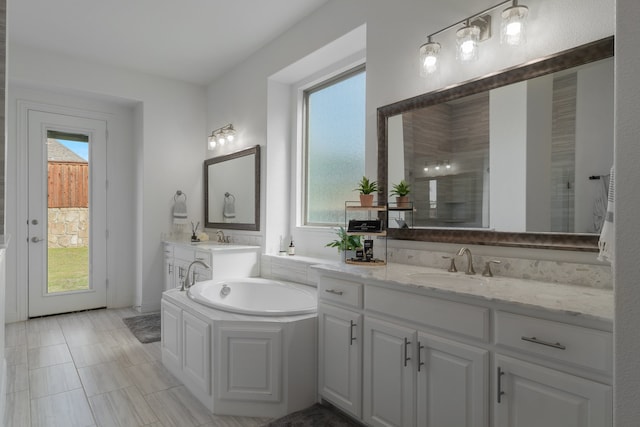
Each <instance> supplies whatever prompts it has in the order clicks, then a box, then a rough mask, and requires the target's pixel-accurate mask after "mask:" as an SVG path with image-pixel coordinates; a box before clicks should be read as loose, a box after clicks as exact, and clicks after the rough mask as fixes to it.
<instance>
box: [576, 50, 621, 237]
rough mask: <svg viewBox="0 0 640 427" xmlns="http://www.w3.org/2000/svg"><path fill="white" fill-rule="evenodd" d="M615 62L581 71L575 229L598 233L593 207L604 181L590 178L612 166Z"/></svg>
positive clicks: (600, 64) (577, 119) (605, 172)
mask: <svg viewBox="0 0 640 427" xmlns="http://www.w3.org/2000/svg"><path fill="white" fill-rule="evenodd" d="M612 74H613V61H600V62H599V63H598V64H593V65H592V66H590V67H587V68H585V69H583V70H580V71H578V88H577V99H576V180H575V206H576V209H575V215H576V216H575V230H576V232H578V233H596V232H598V231H599V230H595V227H594V225H593V206H594V201H595V200H596V197H598V190H600V187H601V186H602V181H593V180H589V179H588V177H589V176H591V175H607V174H608V173H609V170H610V169H611V165H613V152H612V151H611V149H610V148H609V147H610V145H611V139H612V138H613V135H614V129H613V128H614V117H613V108H612V107H613V92H614V81H613V79H610V78H609V76H611V75H612Z"/></svg>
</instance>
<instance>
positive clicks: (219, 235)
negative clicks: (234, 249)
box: [216, 230, 226, 243]
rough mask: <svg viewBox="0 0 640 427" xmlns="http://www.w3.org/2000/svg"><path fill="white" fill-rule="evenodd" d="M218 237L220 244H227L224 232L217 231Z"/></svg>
mask: <svg viewBox="0 0 640 427" xmlns="http://www.w3.org/2000/svg"><path fill="white" fill-rule="evenodd" d="M216 237H217V238H218V243H226V238H225V236H224V231H222V230H218V231H216Z"/></svg>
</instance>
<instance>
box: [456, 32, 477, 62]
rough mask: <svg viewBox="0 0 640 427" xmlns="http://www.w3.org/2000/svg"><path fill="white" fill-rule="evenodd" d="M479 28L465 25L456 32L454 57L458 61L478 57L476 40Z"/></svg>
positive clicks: (473, 59) (466, 60)
mask: <svg viewBox="0 0 640 427" xmlns="http://www.w3.org/2000/svg"><path fill="white" fill-rule="evenodd" d="M479 39H480V28H478V27H477V26H475V25H466V26H464V27H462V28H460V29H459V30H458V31H457V32H456V47H457V49H456V57H457V58H458V60H459V61H462V62H468V61H475V60H477V59H478V41H479Z"/></svg>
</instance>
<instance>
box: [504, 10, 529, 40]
mask: <svg viewBox="0 0 640 427" xmlns="http://www.w3.org/2000/svg"><path fill="white" fill-rule="evenodd" d="M528 14H529V8H528V7H527V6H523V5H519V4H518V0H513V3H512V5H511V6H509V7H508V8H506V9H505V10H503V11H502V24H501V26H500V43H502V44H507V45H510V46H519V45H521V44H525V43H526V42H527V33H526V22H527V15H528Z"/></svg>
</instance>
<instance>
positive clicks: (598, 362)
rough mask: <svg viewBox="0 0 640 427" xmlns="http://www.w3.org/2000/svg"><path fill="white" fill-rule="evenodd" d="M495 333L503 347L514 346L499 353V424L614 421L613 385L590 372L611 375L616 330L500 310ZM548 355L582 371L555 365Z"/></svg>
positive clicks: (605, 426)
mask: <svg viewBox="0 0 640 427" xmlns="http://www.w3.org/2000/svg"><path fill="white" fill-rule="evenodd" d="M495 336H496V338H495V339H496V343H497V345H498V346H499V347H501V348H504V349H509V350H514V352H511V354H513V357H509V356H505V355H503V354H501V349H500V348H499V349H498V351H497V352H496V356H495V366H496V371H495V374H496V379H495V390H496V396H495V401H494V405H495V406H494V413H495V423H494V425H495V426H496V427H510V426H524V427H534V426H545V427H574V426H575V427H579V426H599V427H600V426H602V427H609V426H611V425H612V422H613V420H612V406H611V405H612V388H611V386H609V385H607V384H602V383H600V382H597V381H593V380H591V379H588V376H589V372H595V373H596V374H604V375H605V376H610V375H611V367H612V366H613V363H612V357H613V354H612V349H613V341H612V336H611V333H610V332H606V331H599V330H594V329H590V328H584V327H581V326H576V325H570V324H566V323H561V322H555V321H551V320H546V319H539V318H533V317H529V316H521V315H518V314H514V313H509V312H504V311H497V312H496V315H495ZM519 354H521V355H523V356H524V355H526V356H529V358H530V359H531V356H532V355H533V356H534V358H533V359H531V361H524V360H521V359H520V358H519V357H518V356H519ZM547 359H550V360H551V361H552V362H556V363H555V364H559V366H560V368H562V367H563V365H566V366H567V368H573V369H571V371H572V372H573V371H576V369H577V371H576V372H577V373H578V374H577V375H576V374H573V373H568V372H563V371H560V370H558V369H552V368H549V367H547V366H545V365H548V364H549V362H545V360H547ZM532 362H533V363H532Z"/></svg>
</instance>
